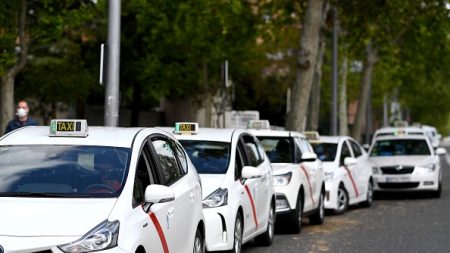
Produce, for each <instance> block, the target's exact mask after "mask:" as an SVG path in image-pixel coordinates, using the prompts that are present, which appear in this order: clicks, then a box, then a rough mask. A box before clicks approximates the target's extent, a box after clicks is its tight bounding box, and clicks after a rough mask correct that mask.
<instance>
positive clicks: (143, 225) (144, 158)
mask: <svg viewBox="0 0 450 253" xmlns="http://www.w3.org/2000/svg"><path fill="white" fill-rule="evenodd" d="M130 171H131V170H130ZM130 174H131V173H130ZM150 184H160V180H159V178H158V174H157V167H156V166H155V163H154V157H152V151H151V148H150V146H149V144H148V143H147V142H145V143H144V145H143V146H142V148H141V151H140V152H139V155H138V160H137V162H136V168H135V175H134V179H133V196H132V206H133V209H132V211H131V213H130V214H129V215H128V216H127V217H126V220H127V222H125V223H124V224H121V226H123V227H124V229H123V231H126V232H125V233H126V234H128V236H132V237H134V238H135V241H138V242H140V243H141V244H142V246H143V247H144V248H145V251H147V252H150V251H152V252H167V251H168V250H169V246H168V241H167V235H168V234H169V233H170V230H169V229H168V227H167V226H166V225H165V222H166V221H167V219H168V213H169V209H171V208H173V202H168V203H162V204H157V205H152V206H150V207H148V206H147V205H146V204H145V189H146V187H147V186H149V185H150ZM125 243H127V242H125Z"/></svg>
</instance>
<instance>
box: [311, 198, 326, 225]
mask: <svg viewBox="0 0 450 253" xmlns="http://www.w3.org/2000/svg"><path fill="white" fill-rule="evenodd" d="M323 198H324V196H323V192H320V197H319V206H318V207H317V211H316V212H315V213H314V214H312V215H311V216H309V223H311V224H313V225H322V224H323V221H324V220H325V205H324V203H323V201H324V200H323Z"/></svg>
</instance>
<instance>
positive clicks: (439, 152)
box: [436, 148, 447, 155]
mask: <svg viewBox="0 0 450 253" xmlns="http://www.w3.org/2000/svg"><path fill="white" fill-rule="evenodd" d="M445 154H447V150H445V148H437V149H436V155H445Z"/></svg>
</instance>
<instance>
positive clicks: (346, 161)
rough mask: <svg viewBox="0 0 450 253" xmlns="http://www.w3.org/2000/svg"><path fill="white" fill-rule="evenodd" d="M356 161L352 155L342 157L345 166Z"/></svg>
mask: <svg viewBox="0 0 450 253" xmlns="http://www.w3.org/2000/svg"><path fill="white" fill-rule="evenodd" d="M356 163H357V161H356V159H355V158H353V157H346V158H345V159H344V165H345V166H352V165H355V164H356Z"/></svg>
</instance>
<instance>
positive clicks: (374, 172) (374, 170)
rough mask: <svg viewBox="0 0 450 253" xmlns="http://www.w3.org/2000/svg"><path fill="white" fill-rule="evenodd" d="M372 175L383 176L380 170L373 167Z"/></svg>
mask: <svg viewBox="0 0 450 253" xmlns="http://www.w3.org/2000/svg"><path fill="white" fill-rule="evenodd" d="M372 174H381V171H380V168H378V167H372Z"/></svg>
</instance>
